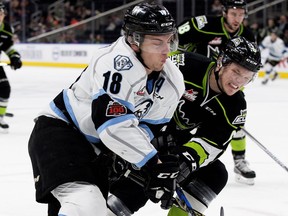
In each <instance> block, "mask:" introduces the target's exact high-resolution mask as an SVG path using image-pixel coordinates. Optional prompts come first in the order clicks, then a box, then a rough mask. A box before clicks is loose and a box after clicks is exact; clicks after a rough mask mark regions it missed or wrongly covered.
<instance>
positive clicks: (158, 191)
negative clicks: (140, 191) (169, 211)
mask: <svg viewBox="0 0 288 216" xmlns="http://www.w3.org/2000/svg"><path fill="white" fill-rule="evenodd" d="M160 160H161V162H162V163H153V164H151V163H149V162H148V165H146V166H145V167H144V168H143V171H144V172H145V173H146V174H147V176H148V181H147V182H146V185H145V191H146V194H147V196H148V198H149V199H150V200H151V201H152V202H154V203H157V202H159V201H160V200H161V201H162V203H163V202H164V203H165V204H164V205H165V208H169V207H171V206H172V204H171V205H170V206H169V203H173V199H174V198H173V195H174V192H175V190H176V178H177V176H178V173H179V164H178V158H177V157H175V156H172V155H169V156H165V157H162V158H160ZM162 207H163V206H162Z"/></svg>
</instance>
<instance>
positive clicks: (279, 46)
mask: <svg viewBox="0 0 288 216" xmlns="http://www.w3.org/2000/svg"><path fill="white" fill-rule="evenodd" d="M259 47H260V49H261V50H264V49H268V50H269V52H268V56H267V59H269V60H273V61H280V60H281V59H282V58H284V57H286V56H287V55H288V50H287V48H286V47H285V44H284V41H283V40H282V39H281V38H279V37H278V38H277V39H276V40H275V41H274V42H272V41H271V36H270V35H268V36H266V37H265V38H264V39H263V41H262V42H261V44H260V46H259Z"/></svg>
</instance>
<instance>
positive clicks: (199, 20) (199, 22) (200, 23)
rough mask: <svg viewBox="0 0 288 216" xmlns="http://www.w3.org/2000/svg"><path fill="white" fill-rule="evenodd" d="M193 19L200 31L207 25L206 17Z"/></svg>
mask: <svg viewBox="0 0 288 216" xmlns="http://www.w3.org/2000/svg"><path fill="white" fill-rule="evenodd" d="M195 19H196V21H197V26H198V28H199V29H202V28H203V27H204V26H205V25H206V24H207V23H208V21H207V18H206V16H197V17H195Z"/></svg>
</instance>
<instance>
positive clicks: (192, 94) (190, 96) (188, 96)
mask: <svg viewBox="0 0 288 216" xmlns="http://www.w3.org/2000/svg"><path fill="white" fill-rule="evenodd" d="M197 94H198V92H197V91H194V90H193V89H189V90H186V91H185V92H184V94H183V97H184V98H186V99H187V100H189V101H195V100H196V98H197Z"/></svg>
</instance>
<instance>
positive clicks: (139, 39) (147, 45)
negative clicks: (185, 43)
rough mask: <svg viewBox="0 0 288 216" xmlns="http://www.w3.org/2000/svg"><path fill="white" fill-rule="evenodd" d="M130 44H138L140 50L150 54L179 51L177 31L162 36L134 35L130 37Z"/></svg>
mask: <svg viewBox="0 0 288 216" xmlns="http://www.w3.org/2000/svg"><path fill="white" fill-rule="evenodd" d="M129 38H130V40H128V41H129V43H130V44H136V45H137V46H138V47H139V48H140V50H143V51H145V52H148V53H159V54H161V53H167V52H168V53H169V52H174V51H176V50H177V49H178V42H179V40H178V34H177V31H174V32H170V33H169V32H168V33H162V34H140V33H135V32H134V33H132V35H131V37H129Z"/></svg>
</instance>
